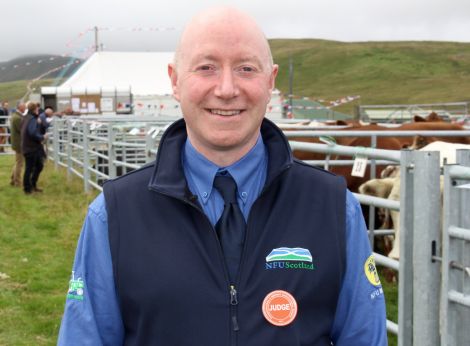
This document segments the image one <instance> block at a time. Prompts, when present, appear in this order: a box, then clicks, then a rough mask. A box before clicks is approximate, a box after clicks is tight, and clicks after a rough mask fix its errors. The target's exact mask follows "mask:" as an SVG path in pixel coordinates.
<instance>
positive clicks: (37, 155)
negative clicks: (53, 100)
mask: <svg viewBox="0 0 470 346" xmlns="http://www.w3.org/2000/svg"><path fill="white" fill-rule="evenodd" d="M38 117H39V114H38V106H37V105H36V104H35V103H33V102H30V103H29V104H28V113H27V114H26V115H25V117H24V120H23V124H22V127H21V151H22V153H23V155H24V159H25V171H24V176H23V189H24V193H25V194H27V195H29V194H31V193H33V192H42V189H40V188H38V187H37V182H38V179H39V175H40V174H41V171H42V169H43V167H44V158H45V152H44V147H43V145H42V142H43V141H44V140H46V139H47V134H45V135H42V134H41V133H40V130H39V124H38Z"/></svg>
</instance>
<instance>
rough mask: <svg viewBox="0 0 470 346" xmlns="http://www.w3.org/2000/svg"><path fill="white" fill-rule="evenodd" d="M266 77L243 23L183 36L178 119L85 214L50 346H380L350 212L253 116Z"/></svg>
mask: <svg viewBox="0 0 470 346" xmlns="http://www.w3.org/2000/svg"><path fill="white" fill-rule="evenodd" d="M277 72H278V66H277V65H275V64H274V63H273V61H272V55H271V51H270V48H269V44H268V42H267V40H266V38H265V36H264V34H263V33H262V31H261V30H260V29H259V27H258V25H257V24H256V23H255V21H254V20H253V19H252V18H251V17H249V16H248V15H246V14H245V13H243V12H241V11H239V10H237V9H234V8H230V7H221V8H220V7H218V8H212V9H209V10H206V11H204V12H203V13H201V14H199V15H198V16H196V17H195V18H193V19H192V20H191V21H190V23H189V24H188V25H187V26H186V28H185V29H184V31H183V33H182V37H181V39H180V42H179V44H178V46H177V50H176V53H175V60H174V62H173V63H170V64H169V66H168V74H169V76H170V81H171V85H172V89H173V95H174V97H175V98H176V99H177V100H178V101H179V102H180V104H181V109H182V111H183V119H180V120H178V121H176V122H174V123H173V124H172V125H171V126H170V127H169V128H168V129H167V130H166V131H165V133H164V134H163V137H162V139H161V141H160V145H159V149H158V154H157V158H156V161H154V162H153V163H152V164H149V165H146V166H145V167H143V168H141V169H139V170H135V171H133V172H132V173H130V174H127V175H125V176H122V177H120V178H117V179H115V180H112V181H109V182H107V183H105V185H104V187H103V188H104V190H103V194H101V195H99V196H98V197H97V199H96V200H95V201H94V202H93V203H92V204H91V205H90V207H89V210H88V214H87V217H86V219H85V223H84V226H83V229H82V233H81V235H80V239H79V241H78V246H77V252H76V254H75V262H74V265H73V270H72V276H71V280H70V284H69V290H68V293H67V298H66V305H65V313H64V316H63V319H62V324H61V328H60V333H59V340H58V344H59V345H103V344H104V345H184V346H192V345H194V346H202V345H216V346H225V345H227V346H228V345H240V346H265V345H289V346H297V345H316V346H318V345H332V344H334V345H336V346H338V345H339V346H345V345H347V346H350V345H351V346H352V345H354V346H371V345H373V346H384V345H387V332H386V323H385V322H386V318H385V300H384V295H383V291H382V287H381V284H380V280H379V277H378V275H377V270H376V268H375V264H374V257H373V255H372V251H371V248H370V244H369V240H368V235H367V230H366V228H365V223H364V219H363V217H362V213H361V208H360V205H359V203H358V202H357V200H356V199H355V198H354V196H353V195H352V194H351V193H350V192H349V191H347V189H346V185H345V181H344V179H343V178H341V177H338V176H335V175H333V174H332V173H329V172H327V171H324V170H322V169H319V168H315V167H312V166H309V165H307V164H305V163H303V162H301V161H297V160H295V159H294V158H293V156H292V151H291V149H290V146H289V143H288V141H287V139H286V138H285V136H284V135H283V133H282V131H281V130H280V129H279V128H278V127H277V126H276V125H275V124H274V123H273V122H271V121H270V120H268V119H265V117H264V116H265V113H266V107H267V105H268V103H269V100H270V98H271V94H272V90H273V88H274V82H275V78H276V75H277Z"/></svg>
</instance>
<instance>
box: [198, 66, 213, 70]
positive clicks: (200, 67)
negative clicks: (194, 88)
mask: <svg viewBox="0 0 470 346" xmlns="http://www.w3.org/2000/svg"><path fill="white" fill-rule="evenodd" d="M196 70H197V71H212V70H214V68H213V67H212V66H210V65H202V66H199V67H198V68H197V69H196Z"/></svg>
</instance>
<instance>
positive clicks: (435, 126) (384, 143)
mask: <svg viewBox="0 0 470 346" xmlns="http://www.w3.org/2000/svg"><path fill="white" fill-rule="evenodd" d="M393 130H394V131H463V130H465V128H464V127H462V126H460V125H457V124H450V123H445V122H431V121H425V122H422V121H421V122H414V123H405V124H403V125H401V126H399V127H397V128H394V129H393ZM334 131H335V132H342V131H390V128H388V127H385V126H380V125H377V124H369V125H360V124H358V123H356V124H353V125H350V126H348V127H345V128H342V129H336V130H334ZM423 138H424V140H423ZM289 140H291V141H302V142H309V143H321V142H320V140H319V139H318V138H316V137H309V138H307V137H292V138H289ZM434 141H442V142H448V143H461V144H470V137H467V136H462V137H445V136H444V137H442V136H433V137H422V136H421V137H417V136H409V137H408V136H407V137H378V138H377V148H379V149H388V150H400V149H402V148H409V147H412V148H416V149H418V148H421V147H423V146H425V145H426V144H429V143H431V142H434ZM370 142H371V140H370V138H369V137H336V143H337V144H338V145H347V146H354V147H370ZM294 156H295V157H296V158H298V159H299V160H324V159H325V155H324V154H321V153H312V152H308V151H302V150H294ZM331 159H349V157H345V156H336V155H333V156H332V157H331ZM384 168H385V167H384V166H377V175H378V176H379V175H380V173H381V171H382V170H383V169H384ZM331 171H332V172H334V173H336V174H339V175H342V176H344V177H345V178H346V181H347V183H348V188H349V189H350V190H351V191H353V192H357V188H358V187H359V185H360V184H362V183H364V182H365V181H366V180H367V178H357V177H352V176H351V167H348V166H346V167H341V166H336V167H335V166H333V167H331ZM368 176H370V175H369V169H367V171H366V175H365V177H368Z"/></svg>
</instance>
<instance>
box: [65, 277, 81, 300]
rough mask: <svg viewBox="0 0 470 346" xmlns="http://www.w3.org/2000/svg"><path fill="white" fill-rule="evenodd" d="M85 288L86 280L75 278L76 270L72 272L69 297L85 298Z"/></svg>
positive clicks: (75, 298)
mask: <svg viewBox="0 0 470 346" xmlns="http://www.w3.org/2000/svg"><path fill="white" fill-rule="evenodd" d="M84 289H85V282H83V280H82V278H77V279H75V272H72V278H71V279H70V282H69V291H68V292H67V299H74V300H83V294H84Z"/></svg>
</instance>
